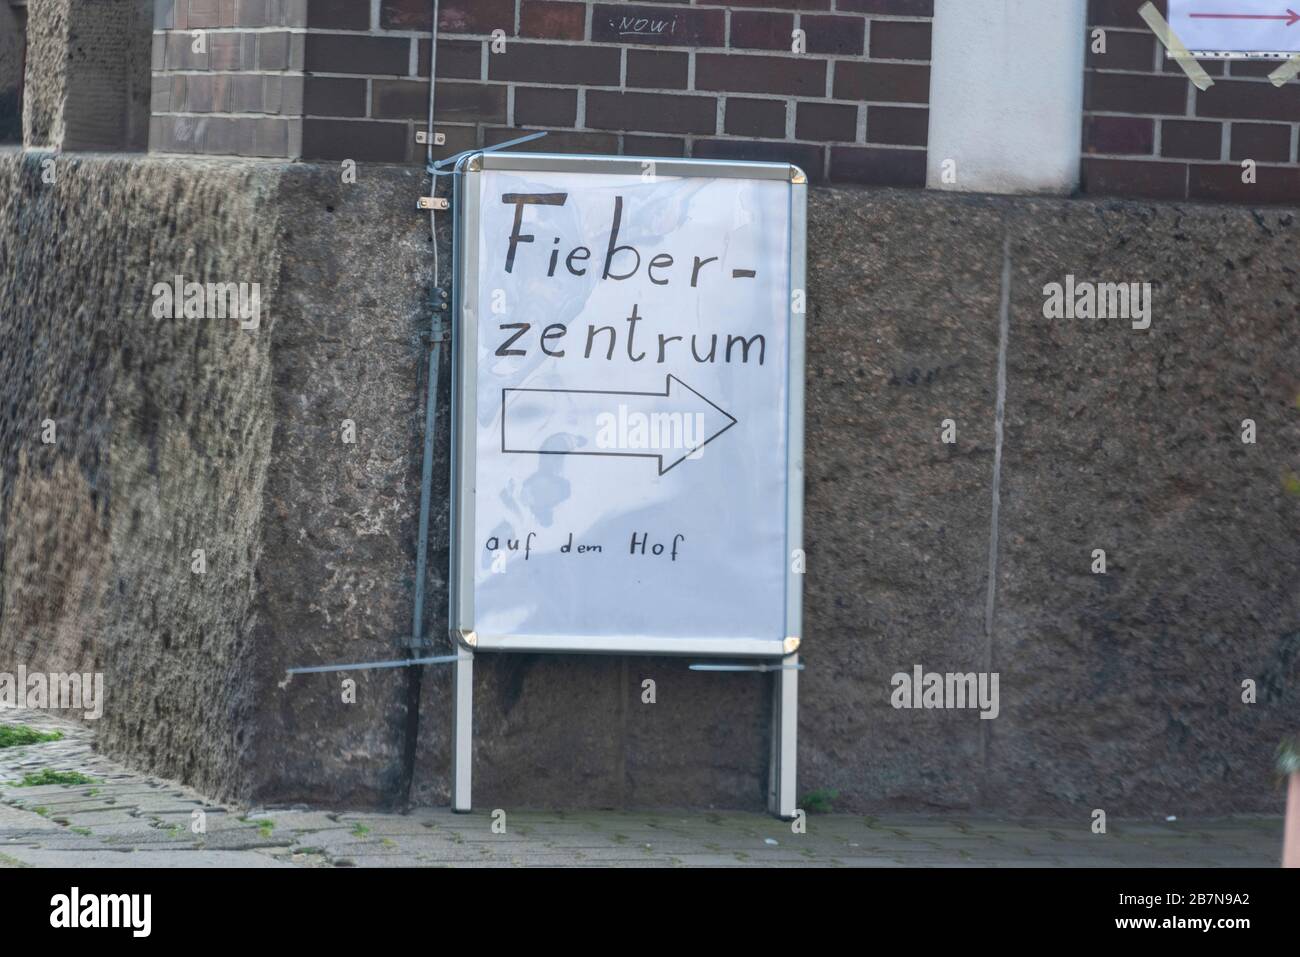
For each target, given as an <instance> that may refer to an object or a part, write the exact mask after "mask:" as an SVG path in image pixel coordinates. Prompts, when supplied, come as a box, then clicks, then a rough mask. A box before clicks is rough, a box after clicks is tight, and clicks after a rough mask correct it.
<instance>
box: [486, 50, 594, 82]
mask: <svg viewBox="0 0 1300 957" xmlns="http://www.w3.org/2000/svg"><path fill="white" fill-rule="evenodd" d="M619 61H620V56H619V51H618V49H617V48H615V47H593V46H577V45H573V44H561V43H521V42H515V43H510V44H508V45H507V46H506V51H505V52H504V53H494V54H492V55H491V56H489V57H488V78H489V79H492V80H511V81H516V82H518V81H523V82H526V83H528V82H531V83H567V84H575V85H576V84H585V85H588V86H617V85H618V80H619V72H620V62H619Z"/></svg>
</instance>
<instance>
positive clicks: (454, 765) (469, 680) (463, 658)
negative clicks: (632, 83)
mask: <svg viewBox="0 0 1300 957" xmlns="http://www.w3.org/2000/svg"><path fill="white" fill-rule="evenodd" d="M462 164H463V160H462V161H458V162H457V163H456V166H455V175H454V176H453V177H452V204H451V214H452V231H451V235H452V240H451V242H452V247H451V249H452V261H453V267H452V268H453V269H455V270H460V268H461V264H462V263H463V262H464V259H463V258H462V256H463V253H464V251H463V250H462V249H461V244H462V238H461V225H460V217H461V202H462V189H461V186H462V184H463V182H464V180H463V179H462V176H463V173H462ZM457 278H458V277H457V276H456V274H455V273H453V279H452V284H451V291H452V302H451V309H452V315H453V316H454V317H456V318H455V319H454V320H453V322H458V321H459V318H460V315H461V296H462V294H463V293H462V290H461V283H460V282H458V281H457ZM460 348H461V345H460V337H459V335H458V336H457V338H456V339H455V340H454V341H453V343H452V387H453V389H452V391H453V392H455V390H456V389H457V388H462V387H463V383H461V382H459V381H458V375H457V372H456V369H457V352H458V350H459V349H460ZM454 401H455V397H454V396H453V402H454ZM452 418H453V425H452V428H453V430H454V429H455V428H456V425H455V416H453V417H452ZM452 438H453V441H452V443H451V474H452V476H453V477H454V476H455V475H456V469H457V461H456V441H455V433H454V431H453V436H452ZM453 481H454V478H453ZM452 641H453V643H454V644H455V645H456V664H455V669H456V675H455V679H454V681H455V692H454V694H453V695H452V701H453V704H452V709H453V712H454V714H453V717H452V758H451V809H452V811H454V812H457V813H461V814H464V813H468V812H469V810H470V809H471V807H472V806H473V801H472V799H471V780H472V775H473V765H474V652H473V651H471V650H470V649H468V648H466V647H465V646H464V645H463V644H462V643H461V642H460V640H459V639H458V638H453V639H452Z"/></svg>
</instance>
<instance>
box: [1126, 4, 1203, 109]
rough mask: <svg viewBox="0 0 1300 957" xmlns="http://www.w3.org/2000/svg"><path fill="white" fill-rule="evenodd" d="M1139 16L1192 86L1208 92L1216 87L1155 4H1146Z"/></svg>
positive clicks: (1140, 10) (1139, 11)
mask: <svg viewBox="0 0 1300 957" xmlns="http://www.w3.org/2000/svg"><path fill="white" fill-rule="evenodd" d="M1138 16H1139V17H1141V18H1142V19H1143V20H1145V21H1146V22H1147V26H1149V27H1150V28H1151V32H1152V33H1154V34H1155V35H1156V39H1157V40H1159V41H1160V42H1161V43H1163V44H1164V45H1165V49H1166V50H1168V51H1169V56H1170V58H1171V59H1173V60H1176V61H1177V62H1178V65H1179V66H1180V67H1182V68H1183V72H1184V73H1186V74H1187V78H1188V79H1189V80H1191V81H1192V85H1193V86H1194V87H1196V88H1197V89H1198V90H1208V89H1209V88H1210V87H1212V86H1214V81H1213V80H1211V79H1210V74H1208V73H1206V72H1205V70H1204V69H1203V68H1202V67H1201V65H1200V64H1199V63H1197V62H1196V57H1194V56H1192V54H1191V52H1190V51H1189V50H1188V49H1187V47H1185V46H1183V41H1182V40H1180V39H1178V34H1176V33H1174V30H1173V27H1171V26H1170V25H1169V24H1168V23H1167V22H1166V21H1165V18H1164V17H1162V16H1161V15H1160V11H1159V10H1157V9H1156V5H1155V4H1154V3H1144V4H1143V5H1142V6H1141V8H1140V9H1139V10H1138Z"/></svg>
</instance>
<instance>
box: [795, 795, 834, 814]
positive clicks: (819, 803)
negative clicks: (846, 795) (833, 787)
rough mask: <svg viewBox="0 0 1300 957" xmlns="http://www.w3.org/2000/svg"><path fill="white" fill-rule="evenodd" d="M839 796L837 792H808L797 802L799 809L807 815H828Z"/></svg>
mask: <svg viewBox="0 0 1300 957" xmlns="http://www.w3.org/2000/svg"><path fill="white" fill-rule="evenodd" d="M839 796H840V792H839V791H809V792H808V793H807V794H805V795H804V796H803V800H802V801H800V802H799V807H801V808H802V809H803V810H804V811H805V812H807V813H808V814H830V813H831V810H832V808H833V805H834V803H835V799H836V798H837V797H839Z"/></svg>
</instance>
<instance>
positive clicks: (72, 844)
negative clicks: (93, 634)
mask: <svg viewBox="0 0 1300 957" xmlns="http://www.w3.org/2000/svg"><path fill="white" fill-rule="evenodd" d="M18 722H21V723H24V724H27V725H29V726H37V727H40V728H42V729H46V728H59V729H60V730H62V731H63V733H64V738H63V739H62V740H60V741H54V742H48V743H44V744H33V745H28V746H25V747H18V748H6V749H0V868H5V867H31V866H35V867H288V866H298V867H448V866H450V867H521V866H530V865H541V866H546V867H692V866H703V867H890V868H893V867H1276V866H1277V862H1278V856H1279V847H1280V844H1281V834H1282V821H1281V819H1280V818H1277V817H1262V816H1261V817H1238V818H1232V819H1217V820H1216V819H1206V818H1198V819H1194V820H1180V821H1177V822H1172V823H1171V822H1163V821H1162V822H1153V821H1142V820H1134V821H1118V820H1114V819H1112V820H1111V821H1109V822H1108V827H1107V831H1106V833H1105V834H1094V833H1093V831H1092V827H1091V818H1088V817H1083V818H1078V817H1074V818H1058V819H1041V818H1039V819H1032V820H1023V819H1021V820H1016V821H1014V822H1010V821H1006V820H999V819H997V818H996V817H988V816H984V817H971V816H967V815H956V814H942V815H927V816H924V817H921V816H918V815H915V814H911V815H907V814H891V815H888V816H885V817H861V816H856V815H850V814H818V815H813V816H811V817H809V818H808V819H807V830H806V832H805V833H802V834H796V833H794V832H793V830H792V829H791V827H790V825H789V824H786V823H784V822H781V821H777V820H774V819H773V818H771V817H768V816H767V815H763V814H755V813H746V812H725V813H717V812H710V811H702V810H694V811H662V812H655V811H586V812H577V813H569V812H546V811H526V810H519V811H516V810H511V811H509V812H507V814H506V816H505V818H504V819H502V818H500V817H499V816H494V815H492V814H491V813H490V811H488V810H480V811H478V812H476V813H474V814H468V815H466V814H452V813H451V812H450V811H449V810H447V809H446V808H437V809H431V808H417V809H414V810H412V811H410V812H409V813H403V814H393V813H387V814H376V813H368V812H357V811H353V812H338V811H320V810H310V809H305V808H281V809H265V808H246V809H242V810H241V809H239V808H234V807H226V806H223V805H221V804H214V803H213V802H212V801H210V800H207V799H205V798H204V797H203V795H201V794H197V793H195V792H194V791H192V790H190V789H189V788H186V787H184V786H183V785H178V784H176V783H175V782H173V781H167V780H165V779H159V778H157V777H155V776H153V775H145V774H142V773H139V772H134V771H131V770H130V769H127V768H124V767H122V766H121V765H120V764H117V763H116V762H114V761H112V760H111V759H108V758H105V757H104V756H102V755H98V754H94V753H93V752H92V751H91V746H92V736H93V735H92V731H91V730H90V729H87V728H84V727H76V728H74V727H68V726H66V725H63V724H61V723H59V722H57V721H53V720H51V719H50V718H49V717H48V716H47V715H45V714H39V713H33V712H25V713H24V712H9V711H0V724H3V723H18ZM40 771H76V772H78V773H80V774H83V775H86V776H87V777H90V778H92V779H93V781H94V782H95V783H93V784H76V785H73V784H67V785H64V784H52V785H42V786H34V787H33V786H27V787H23V786H18V784H19V783H20V782H21V781H22V779H23V777H24V776H25V775H26V774H29V773H33V772H40ZM196 812H200V813H201V814H202V818H201V819H199V818H197V817H196ZM197 820H201V821H202V830H199V831H196V830H195V825H196V821H197ZM494 825H495V826H496V828H495V829H494ZM500 825H504V828H505V829H504V831H501V828H500Z"/></svg>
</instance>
